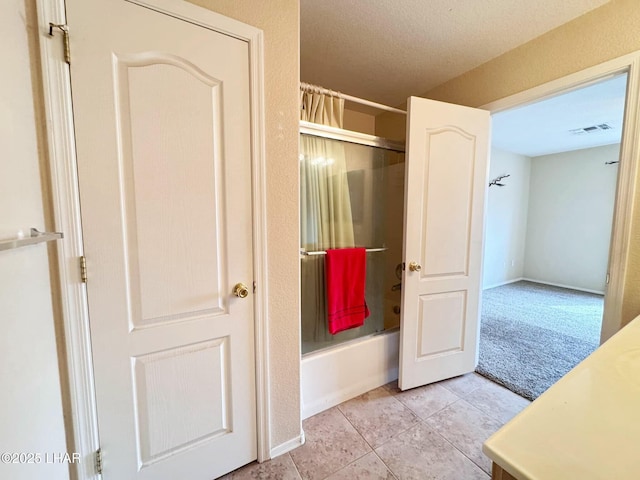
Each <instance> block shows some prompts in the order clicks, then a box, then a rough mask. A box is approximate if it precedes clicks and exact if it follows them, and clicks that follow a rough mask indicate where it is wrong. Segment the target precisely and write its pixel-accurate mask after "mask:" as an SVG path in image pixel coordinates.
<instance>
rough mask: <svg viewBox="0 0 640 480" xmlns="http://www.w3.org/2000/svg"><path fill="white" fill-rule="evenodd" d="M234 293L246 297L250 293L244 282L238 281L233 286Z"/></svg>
mask: <svg viewBox="0 0 640 480" xmlns="http://www.w3.org/2000/svg"><path fill="white" fill-rule="evenodd" d="M233 294H234V295H235V296H236V297H239V298H246V297H247V295H249V289H248V288H247V286H246V285H245V284H244V283H236V285H235V287H233Z"/></svg>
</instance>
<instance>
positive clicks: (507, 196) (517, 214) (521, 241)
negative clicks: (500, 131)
mask: <svg viewBox="0 0 640 480" xmlns="http://www.w3.org/2000/svg"><path fill="white" fill-rule="evenodd" d="M530 168H531V159H530V158H529V157H525V156H524V155H518V154H516V153H511V152H505V151H503V150H499V149H497V148H492V149H491V160H490V167H489V178H490V179H494V178H496V177H497V176H499V175H506V174H509V175H511V176H510V177H509V178H505V179H504V180H503V182H502V183H504V184H505V185H506V186H504V187H498V186H493V187H490V188H489V198H488V203H487V223H486V236H485V251H484V273H483V288H491V287H495V286H498V285H503V284H505V283H509V282H511V281H514V280H518V279H520V278H522V276H523V272H524V252H525V238H526V229H527V207H528V198H529V173H530Z"/></svg>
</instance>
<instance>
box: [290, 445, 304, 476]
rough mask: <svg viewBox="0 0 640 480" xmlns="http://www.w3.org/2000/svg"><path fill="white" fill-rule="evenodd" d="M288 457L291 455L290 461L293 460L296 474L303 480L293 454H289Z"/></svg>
mask: <svg viewBox="0 0 640 480" xmlns="http://www.w3.org/2000/svg"><path fill="white" fill-rule="evenodd" d="M287 455H289V459H290V460H291V463H293V468H295V469H296V473H297V474H298V477H299V478H300V480H302V474H301V473H300V470H299V469H298V465H297V464H296V462H295V460H294V459H293V457H292V456H291V452H287Z"/></svg>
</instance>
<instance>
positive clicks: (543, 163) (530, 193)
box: [477, 73, 628, 400]
mask: <svg viewBox="0 0 640 480" xmlns="http://www.w3.org/2000/svg"><path fill="white" fill-rule="evenodd" d="M627 82H628V78H627V74H626V73H621V74H618V75H615V76H613V77H609V78H607V79H605V80H601V81H598V82H597V83H592V84H590V85H588V86H585V87H582V88H578V89H574V90H571V91H569V92H563V93H561V94H559V95H556V96H554V97H551V98H546V99H544V100H540V101H537V102H535V103H530V104H527V105H524V106H518V107H516V108H512V109H509V110H505V111H503V112H500V113H496V114H495V115H494V116H493V137H492V151H491V162H490V173H489V177H490V180H491V182H490V187H489V191H488V203H487V223H486V233H485V253H484V277H483V307H482V316H481V331H480V348H479V352H480V353H479V364H478V369H477V371H478V373H481V374H482V375H484V376H486V377H488V378H490V379H491V380H494V381H496V382H497V383H500V384H502V385H504V386H505V387H507V388H509V389H511V390H512V391H514V392H516V393H518V394H520V395H522V396H524V397H526V398H529V399H531V400H533V399H535V398H536V397H537V396H539V395H540V394H541V393H542V392H544V391H545V390H546V389H547V388H548V387H549V386H551V385H552V384H553V383H555V381H557V380H558V379H559V378H560V377H561V376H563V375H564V374H566V373H567V372H568V371H569V370H570V369H571V368H573V367H574V366H575V365H576V364H577V363H579V362H580V361H582V360H583V359H584V358H585V357H586V356H587V355H589V354H590V353H591V352H593V350H595V349H596V348H597V347H598V345H599V344H600V335H601V330H602V316H603V309H604V300H605V294H606V290H607V284H608V280H609V272H610V267H609V258H610V245H611V235H612V234H611V232H612V225H613V221H614V212H615V202H616V197H617V193H616V192H617V188H618V166H619V162H620V159H621V155H620V152H621V141H622V131H623V119H624V112H625V99H626V90H627Z"/></svg>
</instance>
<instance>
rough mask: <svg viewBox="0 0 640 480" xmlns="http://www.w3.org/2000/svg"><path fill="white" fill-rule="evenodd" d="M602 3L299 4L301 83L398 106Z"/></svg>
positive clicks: (383, 0) (357, 0)
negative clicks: (409, 97) (413, 96)
mask: <svg viewBox="0 0 640 480" xmlns="http://www.w3.org/2000/svg"><path fill="white" fill-rule="evenodd" d="M607 1H608V0H301V1H300V10H301V13H300V17H301V18H300V23H301V26H300V27H301V28H300V43H301V45H300V50H301V59H300V68H301V74H300V76H301V81H303V82H308V83H312V84H316V85H321V86H323V87H326V88H330V89H332V90H338V91H341V92H343V93H346V94H349V95H354V96H358V97H361V98H366V99H368V100H373V101H376V102H380V103H384V104H387V105H401V104H402V103H404V102H405V100H406V99H407V97H408V96H410V95H420V94H423V93H425V92H427V91H428V90H430V89H431V88H433V87H435V86H437V85H440V84H441V83H443V82H445V81H447V80H449V79H451V78H454V77H456V76H458V75H460V74H462V73H464V72H467V71H469V70H471V69H473V68H475V67H477V66H479V65H482V64H483V63H485V62H487V61H489V60H491V59H492V58H495V57H497V56H499V55H501V54H503V53H505V52H507V51H509V50H511V49H513V48H515V47H517V46H519V45H522V44H523V43H526V42H528V41H529V40H532V39H534V38H536V37H538V36H540V35H542V34H543V33H545V32H548V31H549V30H552V29H554V28H555V27H558V26H560V25H562V24H564V23H566V22H568V21H570V20H572V19H574V18H576V17H578V16H580V15H582V14H584V13H586V12H588V11H589V10H592V9H594V8H597V7H599V6H601V5H603V4H605V3H607Z"/></svg>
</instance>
